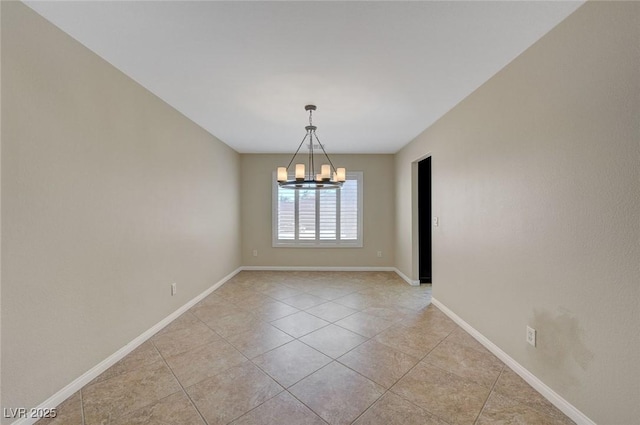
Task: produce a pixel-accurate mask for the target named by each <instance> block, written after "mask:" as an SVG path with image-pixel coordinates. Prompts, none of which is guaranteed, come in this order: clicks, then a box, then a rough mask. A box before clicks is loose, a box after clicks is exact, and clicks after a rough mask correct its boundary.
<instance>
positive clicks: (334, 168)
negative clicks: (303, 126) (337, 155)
mask: <svg viewBox="0 0 640 425" xmlns="http://www.w3.org/2000/svg"><path fill="white" fill-rule="evenodd" d="M313 135H314V136H316V140H317V141H318V145H320V149H322V152H324V156H325V157H326V158H327V160H328V161H329V164H331V168H333V171H334V172H335V173H337V172H338V170H336V167H334V166H333V162H331V158H329V155H327V151H325V150H324V146H323V145H322V142H320V139H318V135H317V134H316V132H315V131H314V132H313Z"/></svg>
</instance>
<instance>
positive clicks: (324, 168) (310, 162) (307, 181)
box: [277, 105, 347, 190]
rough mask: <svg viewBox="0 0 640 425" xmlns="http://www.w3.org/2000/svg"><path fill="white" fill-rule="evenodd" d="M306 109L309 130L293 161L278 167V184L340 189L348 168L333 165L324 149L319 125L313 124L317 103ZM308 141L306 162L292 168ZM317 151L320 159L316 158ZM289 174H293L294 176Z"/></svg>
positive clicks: (317, 188)
mask: <svg viewBox="0 0 640 425" xmlns="http://www.w3.org/2000/svg"><path fill="white" fill-rule="evenodd" d="M304 109H305V110H306V111H309V125H308V126H306V127H305V130H307V132H306V134H305V135H304V138H303V139H302V142H300V145H299V146H298V149H297V150H296V153H294V154H293V157H292V158H291V161H289V165H287V166H286V167H278V171H277V179H278V185H280V187H282V188H287V189H307V190H308V189H314V190H320V189H338V188H340V187H342V184H343V183H344V181H345V180H346V178H347V172H346V169H345V168H336V167H334V166H333V162H331V159H330V158H329V155H327V152H326V151H325V150H324V146H323V144H322V143H321V142H320V140H319V139H318V136H317V135H316V130H317V128H318V127H316V126H315V125H313V111H315V110H316V109H317V108H316V105H307V106H305V107H304ZM307 141H308V143H309V152H308V156H307V158H306V164H305V163H304V162H298V163H296V164H295V168H293V169H292V168H291V164H293V163H294V161H295V159H296V157H298V155H299V154H300V149H301V148H302V146H303V145H304V144H305V142H307ZM316 143H317V145H316ZM320 150H321V151H322V154H324V158H322V156H321V154H320ZM316 152H317V156H318V157H320V159H317V158H316ZM300 156H303V154H300ZM289 176H293V178H290V177H289Z"/></svg>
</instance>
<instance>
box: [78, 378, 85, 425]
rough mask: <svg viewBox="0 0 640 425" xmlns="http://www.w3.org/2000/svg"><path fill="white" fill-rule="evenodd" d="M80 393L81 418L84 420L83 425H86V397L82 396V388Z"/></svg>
mask: <svg viewBox="0 0 640 425" xmlns="http://www.w3.org/2000/svg"><path fill="white" fill-rule="evenodd" d="M83 388H84V387H83ZM79 392H80V417H81V418H82V425H85V419H84V395H83V394H82V388H80V390H79Z"/></svg>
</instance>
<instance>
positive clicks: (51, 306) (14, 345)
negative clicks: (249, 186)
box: [2, 2, 240, 423]
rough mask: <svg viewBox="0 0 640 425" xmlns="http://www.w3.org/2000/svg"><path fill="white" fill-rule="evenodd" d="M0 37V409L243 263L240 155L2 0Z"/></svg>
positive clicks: (50, 387)
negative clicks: (236, 178) (175, 286)
mask: <svg viewBox="0 0 640 425" xmlns="http://www.w3.org/2000/svg"><path fill="white" fill-rule="evenodd" d="M2 43H3V45H2V47H3V49H2V106H3V107H2V123H3V126H2V252H3V259H2V260H3V262H2V284H3V286H2V396H3V399H2V407H7V408H9V407H13V408H17V407H32V406H35V405H37V404H39V403H41V402H42V401H44V400H45V399H47V398H48V397H49V396H51V395H53V394H54V393H56V392H57V391H58V390H60V389H61V388H62V387H64V386H65V385H67V384H69V383H70V382H71V381H72V380H74V379H75V378H77V377H78V376H80V375H81V374H83V373H84V372H86V371H87V370H88V369H90V368H91V367H93V366H95V365H97V364H98V363H99V362H100V361H102V360H104V359H105V358H106V357H108V356H109V355H111V354H113V353H114V352H115V351H117V350H118V349H120V348H121V347H122V346H124V345H125V344H127V343H128V342H130V341H132V340H133V339H134V338H136V337H137V336H139V335H140V334H141V333H143V332H144V331H146V330H147V329H149V328H150V327H151V326H153V325H154V324H156V323H157V322H159V321H160V320H162V319H163V318H165V317H166V316H167V315H169V314H170V313H172V312H173V311H175V310H176V309H177V308H179V307H180V306H182V305H183V304H185V303H186V302H187V301H188V300H190V299H191V298H193V297H195V296H196V295H198V294H199V293H201V292H202V291H204V290H205V289H207V288H209V287H210V286H211V285H212V284H214V283H216V282H217V281H218V280H220V279H221V278H222V277H224V276H226V275H227V274H229V273H230V272H232V271H233V270H234V269H236V268H237V267H239V266H240V241H239V234H240V228H239V216H240V213H239V207H240V199H239V195H238V190H239V187H238V185H237V184H235V183H234V180H232V179H229V178H228V176H239V167H240V158H239V155H238V154H237V153H236V152H234V151H233V150H231V149H230V148H229V147H227V146H226V145H224V144H223V143H221V142H220V141H218V140H217V139H215V138H214V137H212V136H211V135H209V134H208V133H207V132H205V131H204V130H203V129H201V128H200V127H198V126H196V125H195V124H194V123H192V122H191V121H189V120H188V119H186V118H185V117H184V116H182V115H181V114H179V113H178V112H176V111H175V110H174V109H172V108H171V107H169V106H168V105H166V104H165V103H163V102H162V101H161V100H159V99H158V98H156V97H155V96H153V95H152V94H150V93H149V92H147V91H146V90H144V89H143V88H142V87H140V86H139V85H137V84H136V83H135V82H133V81H132V80H130V79H129V78H127V77H126V76H125V75H123V74H122V73H120V72H119V71H117V70H116V69H114V68H113V67H112V66H110V65H109V64H108V63H106V62H105V61H103V60H102V59H100V58H98V57H97V56H96V55H94V54H93V53H91V52H90V51H89V50H87V49H86V48H84V47H83V46H81V45H80V44H78V43H77V42H75V41H74V40H72V39H71V38H70V37H68V36H67V35H65V34H64V33H62V32H61V31H60V30H58V29H57V28H55V27H53V26H52V25H50V24H49V23H47V22H46V21H45V20H44V19H43V18H41V17H40V16H39V15H36V14H35V13H34V12H33V11H31V10H30V9H28V8H27V7H26V6H24V5H23V4H21V3H18V2H2ZM221 182H224V184H221ZM172 282H177V284H178V294H177V295H176V296H174V297H172V296H171V295H170V289H169V288H170V284H171V283H172ZM3 423H4V422H3Z"/></svg>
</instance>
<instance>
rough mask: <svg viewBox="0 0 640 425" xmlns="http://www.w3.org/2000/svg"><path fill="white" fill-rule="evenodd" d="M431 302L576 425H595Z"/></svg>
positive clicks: (524, 369) (539, 381) (479, 335)
mask: <svg viewBox="0 0 640 425" xmlns="http://www.w3.org/2000/svg"><path fill="white" fill-rule="evenodd" d="M431 302H432V303H433V305H434V306H436V307H438V309H440V310H442V312H443V313H444V314H446V315H447V316H449V318H450V319H451V320H453V321H454V322H456V323H457V324H458V325H459V326H460V327H461V328H462V329H464V330H465V331H467V333H469V334H470V335H471V336H472V337H474V338H475V339H476V340H477V341H478V342H479V343H480V344H482V345H484V347H485V348H486V349H487V350H489V351H490V352H491V353H493V355H494V356H496V357H497V358H499V359H500V360H502V361H503V362H504V363H505V364H506V365H507V366H509V367H510V368H511V369H512V370H513V371H514V372H515V373H517V374H518V375H520V377H521V378H522V379H524V380H525V381H526V382H527V383H528V384H529V385H531V386H532V387H533V388H535V390H536V391H538V392H539V393H540V394H542V395H543V396H544V397H545V398H546V399H547V400H549V401H550V402H551V404H553V405H554V406H556V407H557V408H558V409H560V410H561V411H562V413H564V414H565V415H567V416H568V417H569V418H571V419H572V420H573V421H574V422H575V423H576V424H577V425H596V423H595V422H593V421H592V420H591V419H589V418H588V417H587V416H586V415H585V414H584V413H582V412H581V411H580V410H578V409H577V408H576V407H575V406H574V405H572V404H571V403H569V402H568V401H567V400H565V399H564V398H562V397H561V396H560V395H559V394H558V393H556V392H555V391H553V390H552V389H551V388H549V387H548V386H547V385H546V384H545V383H544V382H542V381H541V380H540V379H538V378H537V377H536V376H535V375H534V374H533V373H531V372H529V371H528V370H527V369H526V368H525V367H524V366H522V365H521V364H520V363H518V362H517V361H515V360H514V359H513V358H512V357H511V356H509V355H508V354H507V353H505V352H504V351H502V350H501V349H500V347H498V346H497V345H495V344H494V343H493V342H491V341H490V340H489V339H487V337H485V336H484V335H482V334H481V333H480V332H478V331H477V330H476V329H475V328H473V327H472V326H471V325H470V324H468V323H467V322H465V321H464V320H463V319H462V318H460V317H459V316H458V315H457V314H455V313H454V312H453V311H451V310H449V308H447V307H446V306H445V305H444V304H442V303H441V302H440V301H438V300H437V299H435V298H432V299H431Z"/></svg>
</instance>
